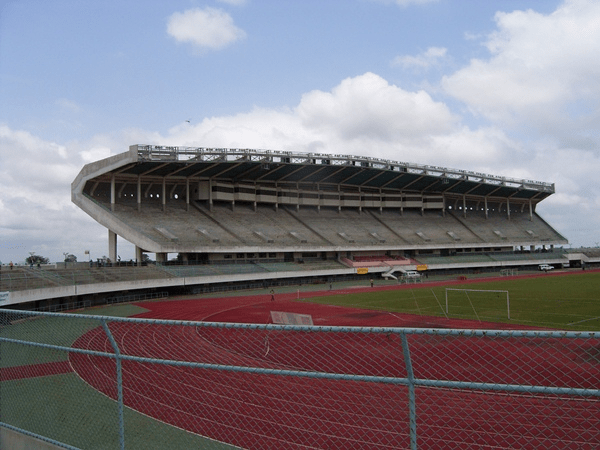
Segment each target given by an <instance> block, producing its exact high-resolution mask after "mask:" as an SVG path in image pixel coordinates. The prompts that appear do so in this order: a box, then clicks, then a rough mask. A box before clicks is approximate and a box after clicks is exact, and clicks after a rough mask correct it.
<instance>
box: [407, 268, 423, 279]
mask: <svg viewBox="0 0 600 450" xmlns="http://www.w3.org/2000/svg"><path fill="white" fill-rule="evenodd" d="M404 276H405V277H406V278H419V277H420V276H421V274H420V273H419V272H417V271H416V270H408V271H406V272H404Z"/></svg>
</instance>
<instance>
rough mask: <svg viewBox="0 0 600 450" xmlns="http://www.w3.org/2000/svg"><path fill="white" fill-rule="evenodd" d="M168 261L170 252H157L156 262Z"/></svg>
mask: <svg viewBox="0 0 600 450" xmlns="http://www.w3.org/2000/svg"><path fill="white" fill-rule="evenodd" d="M167 261H168V253H157V254H156V262H158V263H164V262H167Z"/></svg>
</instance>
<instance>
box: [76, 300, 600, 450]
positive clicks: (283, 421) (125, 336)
mask: <svg viewBox="0 0 600 450" xmlns="http://www.w3.org/2000/svg"><path fill="white" fill-rule="evenodd" d="M320 294H323V293H320ZM315 295H318V294H315ZM303 296H306V294H303ZM294 297H295V294H285V295H284V294H280V295H277V300H276V301H275V302H270V301H269V300H270V296H268V295H264V296H249V297H238V298H233V297H228V298H219V299H202V300H178V301H165V302H146V303H140V304H139V306H142V307H144V308H146V309H148V310H149V311H148V312H147V313H144V314H141V315H139V317H146V318H159V319H175V320H191V321H200V320H204V321H223V322H242V323H244V322H245V323H268V322H269V321H270V311H271V310H280V311H286V312H298V313H303V314H311V315H312V316H313V321H314V322H315V324H316V325H332V326H333V325H345V326H352V325H357V326H364V327H370V326H402V327H424V326H425V327H437V328H448V327H453V328H456V327H458V328H471V329H472V328H492V329H497V328H498V324H486V323H480V322H473V321H465V320H448V319H445V318H436V317H428V318H423V317H421V316H413V315H398V314H389V313H384V312H379V311H365V310H359V309H352V308H341V307H333V306H326V305H317V304H306V303H299V302H294V301H292V299H293V298H294ZM110 328H111V332H112V333H113V335H114V336H115V339H117V342H118V343H119V345H120V347H121V352H122V353H123V354H129V355H136V356H145V357H152V358H168V359H177V360H182V361H196V362H206V363H215V364H231V365H247V366H250V367H262V368H274V369H279V368H284V369H299V370H317V371H328V372H339V373H351V374H359V375H376V376H394V377H405V376H406V371H405V369H404V362H403V356H402V350H401V346H400V341H399V338H398V337H397V336H395V335H390V336H388V335H380V334H361V333H344V334H340V333H305V332H285V333H284V332H274V331H270V332H266V331H257V330H252V331H248V330H239V329H220V328H205V327H189V326H187V327H186V326H171V327H165V326H158V325H146V324H143V325H137V324H120V323H113V324H111V326H110ZM409 344H410V348H411V359H412V361H413V369H414V372H415V376H416V377H417V378H432V379H450V380H458V381H480V382H491V383H494V382H499V383H512V384H516V383H520V384H542V385H548V386H576V387H591V388H598V386H599V382H600V367H599V364H598V361H597V360H595V359H594V358H589V357H588V356H589V355H593V354H594V353H593V351H594V348H595V347H594V345H595V346H598V345H599V343H598V342H595V343H592V344H594V345H591V344H590V343H588V342H585V341H573V340H570V341H566V340H565V341H564V342H563V341H559V340H552V341H550V340H540V339H538V340H533V339H530V340H527V341H525V340H522V339H521V340H517V339H507V338H504V339H493V338H482V339H477V340H476V339H467V338H462V337H444V338H440V337H436V336H423V335H412V336H409ZM75 346H76V347H81V348H89V349H94V350H102V351H107V352H112V348H111V346H110V343H109V342H108V340H107V338H106V336H105V334H104V332H103V331H102V329H100V328H97V329H94V330H92V331H91V332H89V333H87V334H86V335H84V336H82V337H81V338H80V339H79V340H78V341H77V342H76V343H75ZM71 363H72V365H73V367H74V369H75V370H76V371H77V372H78V373H79V374H80V376H82V378H84V379H85V380H86V381H87V382H88V383H89V384H90V385H92V386H93V387H95V388H96V389H98V390H100V391H102V392H103V393H105V394H106V395H108V396H110V397H111V398H116V386H115V363H114V362H113V361H112V360H107V359H106V358H99V357H89V356H86V355H80V354H72V355H71ZM123 372H124V373H123V377H124V378H123V380H124V397H125V403H126V405H127V406H128V407H130V408H133V409H135V410H138V411H140V412H142V413H144V414H147V415H149V416H151V417H154V418H156V419H157V420H161V421H164V422H166V423H169V424H172V425H175V426H178V427H180V428H183V429H186V430H189V431H191V432H194V433H197V434H200V435H203V436H208V437H211V438H213V439H216V440H219V441H223V442H227V443H230V444H233V445H237V446H239V447H242V448H249V449H259V448H260V449H287V448H289V449H305V448H324V449H384V448H385V449H392V448H408V446H409V436H408V432H409V426H408V393H407V389H406V388H405V387H403V386H393V385H385V384H379V383H366V382H350V381H330V380H320V379H309V378H301V377H284V376H278V375H259V374H248V373H233V372H223V371H214V370H202V369H191V368H182V367H171V366H166V365H159V364H141V363H132V362H126V361H125V362H124V363H123ZM416 398H417V416H418V422H417V431H418V436H419V440H418V444H419V448H428V449H429V448H439V449H465V448H477V449H484V448H485V449H489V448H495V449H497V448H506V449H509V448H511V449H512V448H544V449H548V448H557V449H559V448H560V449H571V448H572V449H593V448H600V432H599V431H598V430H599V429H600V402H598V401H592V400H581V399H577V398H567V397H565V398H560V399H559V398H556V397H552V398H550V397H546V396H541V395H516V394H503V393H491V392H490V393H482V392H476V391H459V390H447V389H435V388H418V389H417V391H416Z"/></svg>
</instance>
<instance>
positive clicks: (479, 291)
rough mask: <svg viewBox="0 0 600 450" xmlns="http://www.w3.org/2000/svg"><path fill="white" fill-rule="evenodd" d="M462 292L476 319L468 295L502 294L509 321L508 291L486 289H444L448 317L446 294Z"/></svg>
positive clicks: (447, 308)
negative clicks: (504, 297)
mask: <svg viewBox="0 0 600 450" xmlns="http://www.w3.org/2000/svg"><path fill="white" fill-rule="evenodd" d="M452 291H455V292H463V293H465V295H466V297H467V299H468V300H469V304H470V305H471V308H473V311H474V312H475V316H477V319H479V316H478V314H477V311H476V309H475V307H474V306H473V303H472V301H471V298H470V297H469V293H473V294H475V293H483V294H484V295H485V294H498V295H500V294H502V295H503V296H504V295H506V315H507V318H508V320H510V297H509V294H508V291H498V290H486V289H453V288H446V315H448V313H449V311H448V310H449V300H448V292H452Z"/></svg>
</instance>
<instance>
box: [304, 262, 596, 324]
mask: <svg viewBox="0 0 600 450" xmlns="http://www.w3.org/2000/svg"><path fill="white" fill-rule="evenodd" d="M446 288H452V289H465V290H466V289H469V290H471V291H470V292H460V291H452V292H451V293H449V296H448V300H449V308H448V317H449V318H457V319H472V320H481V321H486V322H498V323H510V324H513V325H514V324H522V325H527V326H537V327H544V328H552V329H561V330H563V329H564V330H587V331H595V330H600V272H577V273H570V274H560V275H559V274H552V275H547V276H539V277H531V278H528V277H519V278H512V279H498V280H494V281H485V282H469V283H461V284H456V283H448V285H440V284H439V283H436V284H435V285H428V284H423V285H414V286H413V287H411V288H410V289H399V290H385V291H374V292H368V293H364V292H363V293H356V294H353V293H344V294H340V295H335V296H326V297H314V298H310V299H309V300H308V301H310V302H317V303H325V304H333V305H338V306H351V307H355V308H365V309H375V310H384V311H390V312H399V313H410V314H418V315H423V316H446ZM476 290H481V291H508V293H509V295H510V320H509V319H508V314H507V302H506V295H505V294H502V293H500V292H472V291H476Z"/></svg>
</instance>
